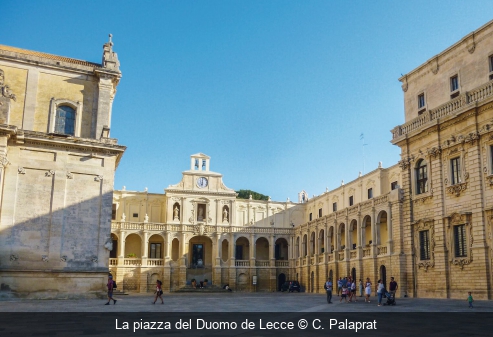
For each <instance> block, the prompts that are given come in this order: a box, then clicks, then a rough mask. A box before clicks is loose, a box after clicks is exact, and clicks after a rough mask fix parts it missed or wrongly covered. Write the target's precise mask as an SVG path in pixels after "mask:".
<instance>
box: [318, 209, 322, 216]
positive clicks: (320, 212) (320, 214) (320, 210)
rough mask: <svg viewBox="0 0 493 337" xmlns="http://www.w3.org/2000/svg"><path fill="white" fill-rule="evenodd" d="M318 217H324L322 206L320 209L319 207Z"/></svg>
mask: <svg viewBox="0 0 493 337" xmlns="http://www.w3.org/2000/svg"><path fill="white" fill-rule="evenodd" d="M318 217H319V218H321V217H322V209H321V208H319V209H318Z"/></svg>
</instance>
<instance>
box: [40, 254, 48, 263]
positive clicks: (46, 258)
mask: <svg viewBox="0 0 493 337" xmlns="http://www.w3.org/2000/svg"><path fill="white" fill-rule="evenodd" d="M41 260H42V261H43V262H48V261H49V259H48V256H47V255H42V256H41Z"/></svg>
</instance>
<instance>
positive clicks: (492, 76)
mask: <svg viewBox="0 0 493 337" xmlns="http://www.w3.org/2000/svg"><path fill="white" fill-rule="evenodd" d="M488 60H489V61H490V62H489V63H490V81H491V80H493V55H491V56H490V57H489V58H488Z"/></svg>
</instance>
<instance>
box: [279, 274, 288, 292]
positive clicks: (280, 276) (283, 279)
mask: <svg viewBox="0 0 493 337" xmlns="http://www.w3.org/2000/svg"><path fill="white" fill-rule="evenodd" d="M284 282H286V275H285V274H284V273H281V274H279V276H278V278H277V290H278V291H281V287H282V285H283V284H284Z"/></svg>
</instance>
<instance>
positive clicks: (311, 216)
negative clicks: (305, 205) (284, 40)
mask: <svg viewBox="0 0 493 337" xmlns="http://www.w3.org/2000/svg"><path fill="white" fill-rule="evenodd" d="M312 219H313V215H312V213H310V220H309V221H312Z"/></svg>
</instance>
